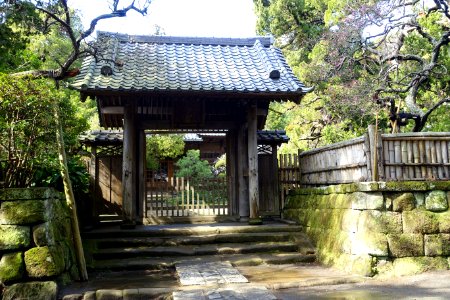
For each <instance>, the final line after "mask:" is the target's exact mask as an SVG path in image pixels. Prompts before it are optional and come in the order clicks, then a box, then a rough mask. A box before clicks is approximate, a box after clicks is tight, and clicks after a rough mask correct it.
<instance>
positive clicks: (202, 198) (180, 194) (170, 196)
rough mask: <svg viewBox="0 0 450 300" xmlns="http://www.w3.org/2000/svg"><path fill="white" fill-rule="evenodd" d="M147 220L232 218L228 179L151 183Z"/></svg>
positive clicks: (178, 178)
mask: <svg viewBox="0 0 450 300" xmlns="http://www.w3.org/2000/svg"><path fill="white" fill-rule="evenodd" d="M146 200H147V201H146V204H147V212H146V217H148V216H149V215H150V216H156V217H191V216H195V217H201V216H228V215H229V212H230V208H229V205H230V203H229V201H228V199H227V182H226V178H213V179H207V180H202V181H200V182H195V183H193V182H192V181H191V180H189V179H187V178H183V177H167V178H164V179H162V180H154V179H153V178H151V179H150V180H149V181H148V182H147V198H146Z"/></svg>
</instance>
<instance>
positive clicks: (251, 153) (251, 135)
mask: <svg viewBox="0 0 450 300" xmlns="http://www.w3.org/2000/svg"><path fill="white" fill-rule="evenodd" d="M247 121H248V133H247V134H248V195H249V204H250V222H251V223H260V220H259V219H260V216H259V186H258V142H257V139H258V136H257V133H256V131H257V108H256V104H255V105H252V106H250V107H249V109H248V114H247Z"/></svg>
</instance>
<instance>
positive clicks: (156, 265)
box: [89, 252, 316, 271]
mask: <svg viewBox="0 0 450 300" xmlns="http://www.w3.org/2000/svg"><path fill="white" fill-rule="evenodd" d="M315 260H316V255H315V254H302V253H297V252H292V253H270V254H268V253H252V254H221V255H217V254H216V255H201V256H189V257H183V256H164V257H139V258H121V259H108V260H96V261H95V262H94V264H93V265H92V266H90V267H89V268H91V269H95V270H115V271H118V270H145V269H146V270H164V269H171V268H174V267H175V264H180V263H186V262H189V263H192V262H195V261H199V262H213V261H229V262H231V264H232V265H234V266H257V265H261V264H295V263H312V262H315Z"/></svg>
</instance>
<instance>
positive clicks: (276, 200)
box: [272, 144, 282, 214]
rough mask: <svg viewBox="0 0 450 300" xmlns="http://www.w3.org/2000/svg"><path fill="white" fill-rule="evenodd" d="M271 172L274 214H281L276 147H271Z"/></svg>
mask: <svg viewBox="0 0 450 300" xmlns="http://www.w3.org/2000/svg"><path fill="white" fill-rule="evenodd" d="M272 170H273V176H274V178H273V198H274V199H273V204H274V212H276V213H277V214H281V209H280V208H282V207H281V205H280V204H281V199H280V180H279V178H278V149H277V145H276V144H274V145H272Z"/></svg>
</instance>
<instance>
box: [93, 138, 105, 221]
mask: <svg viewBox="0 0 450 300" xmlns="http://www.w3.org/2000/svg"><path fill="white" fill-rule="evenodd" d="M92 157H93V159H91V162H93V165H94V182H93V185H94V186H93V189H94V201H93V202H92V223H93V224H94V225H97V224H98V223H99V207H100V205H101V201H103V198H102V196H101V192H99V176H100V171H99V165H98V163H99V160H98V157H97V146H92Z"/></svg>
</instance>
